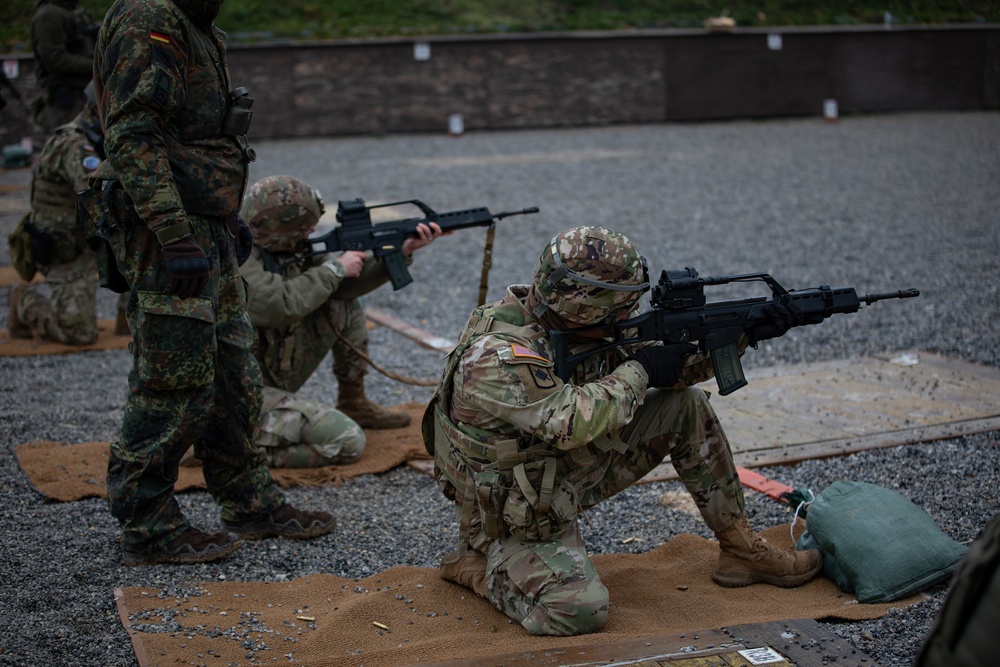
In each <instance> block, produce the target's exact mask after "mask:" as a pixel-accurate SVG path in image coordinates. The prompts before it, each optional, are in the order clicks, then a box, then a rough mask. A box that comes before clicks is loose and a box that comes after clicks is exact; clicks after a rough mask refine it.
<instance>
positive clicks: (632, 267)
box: [533, 227, 649, 325]
mask: <svg viewBox="0 0 1000 667" xmlns="http://www.w3.org/2000/svg"><path fill="white" fill-rule="evenodd" d="M533 288H534V291H535V293H536V294H537V295H538V298H539V299H540V301H541V304H540V305H539V306H538V307H537V308H535V311H534V314H535V317H541V315H542V314H543V313H544V312H545V311H546V310H547V309H549V308H551V309H552V311H553V312H555V313H556V314H557V315H558V316H559V317H561V318H562V319H563V320H566V321H568V322H573V323H575V324H582V325H587V324H597V323H599V322H603V321H605V320H606V319H608V318H610V317H612V316H615V315H617V314H618V313H620V312H624V311H628V310H630V309H631V308H632V306H634V305H635V304H636V303H637V302H638V301H639V299H640V298H641V297H642V295H643V294H644V293H645V292H646V291H647V290H648V289H649V278H648V276H647V270H646V260H645V259H644V258H643V257H642V255H640V254H639V251H638V250H637V249H636V247H635V246H634V245H633V244H632V242H631V241H629V240H628V238H626V237H625V235H624V234H621V233H619V232H615V231H612V230H610V229H605V228H603V227H574V228H572V229H568V230H566V231H564V232H561V233H559V234H556V235H555V236H554V237H553V238H552V240H551V241H550V242H549V245H548V246H546V248H545V250H543V251H542V254H541V255H540V256H539V258H538V263H537V264H536V265H535V277H534V285H533Z"/></svg>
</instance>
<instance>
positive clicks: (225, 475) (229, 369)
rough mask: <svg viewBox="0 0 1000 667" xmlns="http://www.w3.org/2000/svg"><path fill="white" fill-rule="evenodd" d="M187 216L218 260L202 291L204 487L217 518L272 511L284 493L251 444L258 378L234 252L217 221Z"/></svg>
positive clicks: (200, 450)
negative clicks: (210, 370)
mask: <svg viewBox="0 0 1000 667" xmlns="http://www.w3.org/2000/svg"><path fill="white" fill-rule="evenodd" d="M192 219H193V220H194V222H193V227H194V229H195V234H196V237H197V238H198V242H199V244H200V245H201V246H202V248H203V249H204V250H205V252H206V253H207V254H208V255H209V257H212V256H213V254H215V256H217V257H218V258H219V263H218V266H219V270H218V272H217V274H216V275H213V277H212V279H211V280H210V281H209V285H208V287H207V288H206V290H205V294H206V295H209V296H211V297H213V298H214V299H215V300H216V308H215V309H216V318H217V319H216V322H215V326H214V329H213V336H214V337H215V341H216V348H215V360H214V361H215V363H214V382H213V389H214V392H215V393H214V396H213V403H212V405H211V406H210V410H211V413H210V416H209V418H208V421H207V424H206V425H205V428H204V430H203V432H202V434H201V437H200V438H199V439H198V440H197V441H196V442H195V456H197V457H198V458H199V459H201V460H202V470H203V471H204V474H205V483H206V486H207V487H208V490H209V492H210V493H211V494H212V496H213V497H214V498H215V500H216V502H218V503H219V505H220V506H221V507H222V518H223V519H224V520H230V521H233V520H238V519H242V518H245V517H248V516H257V515H260V514H263V513H266V512H270V511H273V510H275V509H277V508H278V507H280V506H281V505H282V504H283V503H284V496H283V495H282V494H281V492H280V491H279V490H278V487H277V485H276V484H275V483H274V480H273V479H272V478H271V473H270V471H269V470H268V468H267V463H266V461H265V460H264V457H263V455H262V454H261V453H260V450H259V449H258V448H257V446H256V445H254V443H253V432H254V429H255V427H256V425H257V420H258V418H259V416H260V406H261V391H262V380H261V374H260V368H259V367H258V366H257V361H256V360H255V359H254V357H253V354H252V353H251V349H252V346H253V342H254V340H255V336H256V333H255V331H254V328H253V324H252V323H251V322H250V316H249V315H248V314H247V311H246V294H245V293H244V290H243V281H242V279H241V278H240V275H239V269H238V267H237V265H236V258H235V254H234V250H233V248H232V246H231V244H230V242H229V238H228V232H227V231H226V228H225V226H224V225H223V224H221V223H220V222H219V221H211V220H205V219H202V218H194V217H192ZM188 301H190V299H189V300H188Z"/></svg>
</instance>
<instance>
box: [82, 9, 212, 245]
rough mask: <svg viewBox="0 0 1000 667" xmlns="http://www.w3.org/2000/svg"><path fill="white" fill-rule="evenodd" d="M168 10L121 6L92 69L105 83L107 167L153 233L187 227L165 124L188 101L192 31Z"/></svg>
mask: <svg viewBox="0 0 1000 667" xmlns="http://www.w3.org/2000/svg"><path fill="white" fill-rule="evenodd" d="M169 7H171V5H170V4H169V3H160V2H141V3H140V2H119V3H117V4H116V5H115V7H114V8H112V11H114V10H115V9H117V10H118V11H114V14H113V15H112V12H109V13H108V15H107V17H106V18H105V25H104V27H103V28H102V31H101V34H100V38H99V39H100V44H99V47H98V58H97V63H98V64H97V65H96V66H95V74H96V75H97V76H98V77H99V78H100V79H101V89H102V97H101V100H100V106H101V120H102V122H103V124H104V127H105V141H104V148H105V153H106V154H107V161H108V162H109V163H110V164H111V166H112V167H113V168H114V172H115V174H117V177H118V179H119V180H120V181H121V183H122V186H123V187H124V189H125V191H126V192H127V193H128V194H129V196H130V197H131V198H132V200H133V202H134V203H135V208H136V212H137V213H138V214H139V216H140V217H141V218H142V219H143V221H144V222H145V223H146V226H147V227H149V228H150V229H152V230H154V231H157V230H161V229H165V228H167V227H173V226H174V225H181V224H182V223H186V221H187V217H186V215H185V212H184V207H183V205H182V203H181V197H180V194H179V192H178V189H177V186H176V183H175V182H174V179H173V174H172V171H171V165H170V156H169V155H168V151H167V141H168V139H167V136H166V132H165V127H167V119H168V118H169V117H170V116H171V115H172V114H173V113H174V112H175V111H178V110H179V109H180V107H181V106H182V103H183V100H184V95H185V82H186V81H187V79H188V63H187V50H188V49H187V45H186V43H185V35H186V34H187V31H186V30H183V29H182V28H181V26H180V22H181V19H180V17H179V16H178V15H177V14H176V13H174V12H173V11H171V10H170V9H169ZM211 103H212V101H211V100H206V101H205V104H211ZM214 130H215V131H216V132H217V131H218V128H214Z"/></svg>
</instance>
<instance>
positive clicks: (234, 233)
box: [226, 215, 253, 266]
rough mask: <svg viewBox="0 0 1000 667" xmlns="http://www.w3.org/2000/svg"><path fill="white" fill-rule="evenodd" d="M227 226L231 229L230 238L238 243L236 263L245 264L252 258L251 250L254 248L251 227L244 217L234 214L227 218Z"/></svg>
mask: <svg viewBox="0 0 1000 667" xmlns="http://www.w3.org/2000/svg"><path fill="white" fill-rule="evenodd" d="M226 228H227V229H228V230H229V238H230V239H233V240H234V241H235V244H236V264H237V266H243V264H244V263H245V262H246V261H247V260H248V259H250V252H251V251H252V250H253V234H252V233H250V227H249V226H248V225H247V223H246V222H244V220H243V218H242V217H240V216H238V215H234V216H233V217H231V218H228V219H227V220H226Z"/></svg>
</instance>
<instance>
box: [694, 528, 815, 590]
mask: <svg viewBox="0 0 1000 667" xmlns="http://www.w3.org/2000/svg"><path fill="white" fill-rule="evenodd" d="M715 536H716V537H717V538H719V546H720V547H721V553H720V554H719V565H718V567H717V568H716V570H715V574H713V575H712V579H713V580H714V581H715V583H717V584H719V585H720V586H727V587H729V588H736V587H738V586H749V585H750V584H757V583H761V584H771V585H772V586H781V587H782V588H791V587H792V586H798V585H800V584H804V583H805V582H807V581H809V580H810V579H812V578H813V577H815V576H816V575H817V574H818V573H819V571H820V570H821V569H822V568H823V554H822V553H821V552H820V551H819V549H809V550H808V551H782V550H781V549H778V548H776V547H774V546H772V545H771V544H770V543H769V542H768V541H767V540H765V539H764V538H763V537H761V536H760V535H758V534H757V533H755V532H754V531H753V529H752V528H750V525H749V524H748V523H747V519H746V516H741V517H740V518H739V520H738V521H736V523H734V524H733V525H731V526H730V527H729V528H726V529H725V530H723V531H721V532H718V533H716V534H715Z"/></svg>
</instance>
